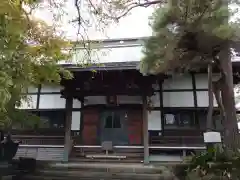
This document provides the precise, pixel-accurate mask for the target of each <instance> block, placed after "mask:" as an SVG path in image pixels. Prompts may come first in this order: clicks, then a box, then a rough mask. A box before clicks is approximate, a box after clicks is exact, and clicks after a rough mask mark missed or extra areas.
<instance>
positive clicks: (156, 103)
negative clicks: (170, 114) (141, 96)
mask: <svg viewBox="0 0 240 180" xmlns="http://www.w3.org/2000/svg"><path fill="white" fill-rule="evenodd" d="M150 100H151V103H152V104H151V105H152V106H153V107H160V95H159V92H156V93H155V94H154V95H153V96H151V97H150Z"/></svg>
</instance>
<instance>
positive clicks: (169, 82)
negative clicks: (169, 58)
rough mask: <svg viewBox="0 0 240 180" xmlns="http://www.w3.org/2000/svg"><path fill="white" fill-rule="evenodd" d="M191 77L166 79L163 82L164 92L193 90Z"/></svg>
mask: <svg viewBox="0 0 240 180" xmlns="http://www.w3.org/2000/svg"><path fill="white" fill-rule="evenodd" d="M192 88H193V86H192V77H191V75H179V76H174V77H172V78H168V79H165V80H164V82H163V90H171V89H192Z"/></svg>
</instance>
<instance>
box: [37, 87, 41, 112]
mask: <svg viewBox="0 0 240 180" xmlns="http://www.w3.org/2000/svg"><path fill="white" fill-rule="evenodd" d="M41 88H42V86H41V84H40V85H39V86H38V92H37V105H36V109H39V103H40V92H41Z"/></svg>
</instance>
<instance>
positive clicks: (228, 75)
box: [220, 51, 239, 152]
mask: <svg viewBox="0 0 240 180" xmlns="http://www.w3.org/2000/svg"><path fill="white" fill-rule="evenodd" d="M220 67H221V73H222V77H223V81H222V83H223V84H222V101H223V106H224V110H225V118H224V120H223V126H224V144H225V146H226V149H227V150H231V151H233V152H237V150H238V147H239V141H238V138H239V135H238V126H237V117H236V109H235V97H234V85H233V73H232V61H231V58H230V56H229V52H228V51H227V52H226V51H225V52H221V54H220Z"/></svg>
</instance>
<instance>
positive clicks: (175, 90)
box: [162, 89, 193, 92]
mask: <svg viewBox="0 0 240 180" xmlns="http://www.w3.org/2000/svg"><path fill="white" fill-rule="evenodd" d="M162 91H163V92H192V91H193V89H165V90H162Z"/></svg>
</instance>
